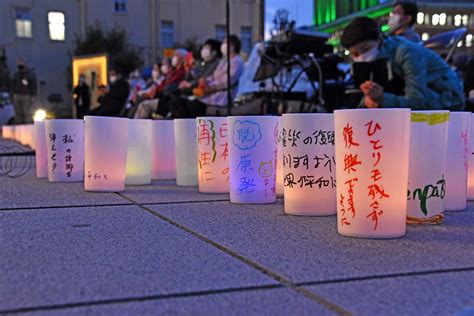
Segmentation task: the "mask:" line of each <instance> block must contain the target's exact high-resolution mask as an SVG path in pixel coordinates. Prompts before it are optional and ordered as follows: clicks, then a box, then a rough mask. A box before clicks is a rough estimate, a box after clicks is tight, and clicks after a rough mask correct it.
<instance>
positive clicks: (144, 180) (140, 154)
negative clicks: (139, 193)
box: [125, 119, 152, 185]
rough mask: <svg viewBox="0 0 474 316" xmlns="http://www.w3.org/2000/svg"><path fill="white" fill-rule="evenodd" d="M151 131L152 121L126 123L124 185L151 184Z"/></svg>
mask: <svg viewBox="0 0 474 316" xmlns="http://www.w3.org/2000/svg"><path fill="white" fill-rule="evenodd" d="M151 131H152V120H138V119H135V120H130V121H129V122H128V147H127V166H126V177H125V184H126V185H145V184H150V183H151Z"/></svg>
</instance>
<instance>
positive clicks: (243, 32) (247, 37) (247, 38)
mask: <svg viewBox="0 0 474 316" xmlns="http://www.w3.org/2000/svg"><path fill="white" fill-rule="evenodd" d="M240 40H241V41H242V51H244V52H246V53H250V51H251V50H252V28H251V27H250V26H242V28H241V29H240Z"/></svg>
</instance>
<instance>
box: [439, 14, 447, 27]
mask: <svg viewBox="0 0 474 316" xmlns="http://www.w3.org/2000/svg"><path fill="white" fill-rule="evenodd" d="M445 24H446V13H441V14H440V15H439V25H445Z"/></svg>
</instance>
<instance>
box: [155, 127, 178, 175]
mask: <svg viewBox="0 0 474 316" xmlns="http://www.w3.org/2000/svg"><path fill="white" fill-rule="evenodd" d="M151 150H152V152H151V157H152V167H151V178H152V179H156V180H167V179H176V157H175V143H174V124H173V121H171V120H157V121H153V122H152V146H151Z"/></svg>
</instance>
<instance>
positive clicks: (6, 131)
mask: <svg viewBox="0 0 474 316" xmlns="http://www.w3.org/2000/svg"><path fill="white" fill-rule="evenodd" d="M12 127H13V125H3V126H2V137H3V138H4V139H11V138H12V136H13V133H12Z"/></svg>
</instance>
